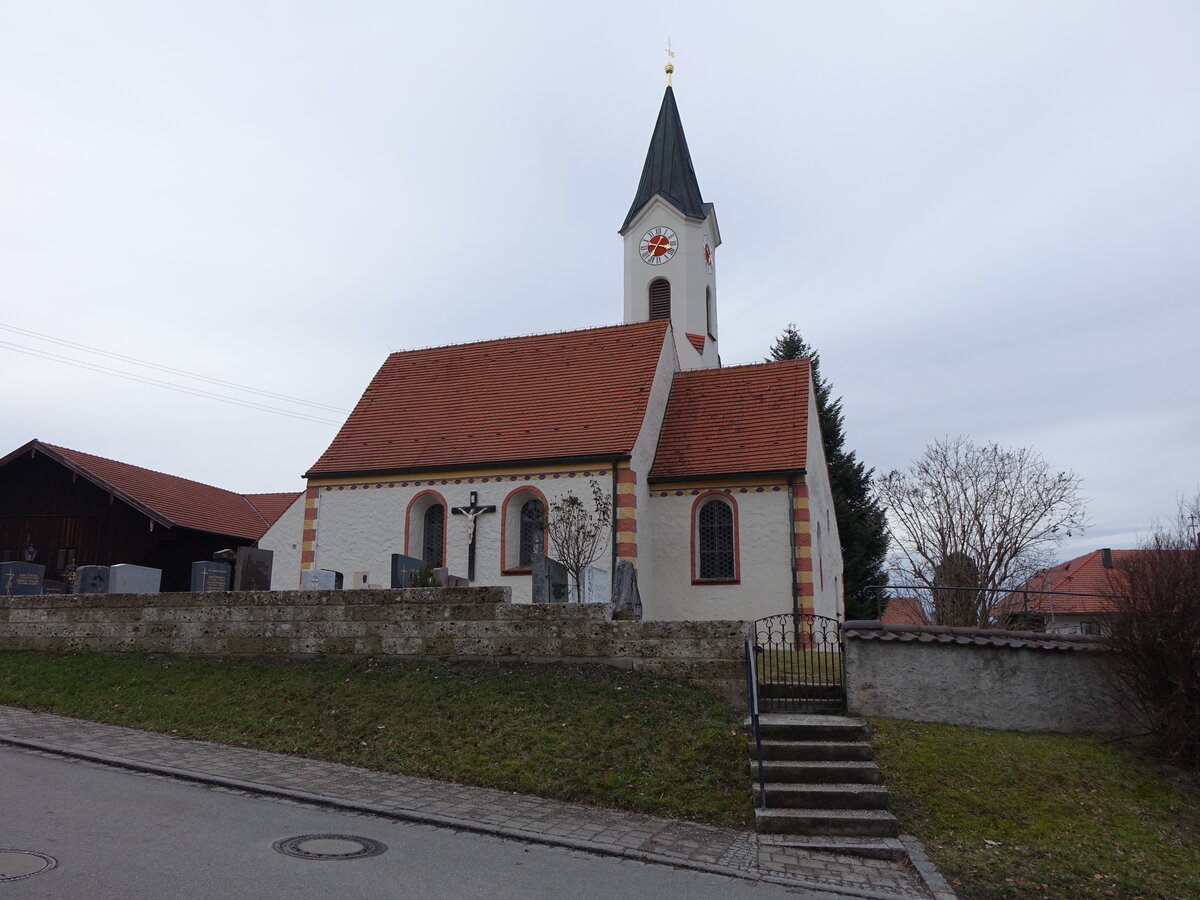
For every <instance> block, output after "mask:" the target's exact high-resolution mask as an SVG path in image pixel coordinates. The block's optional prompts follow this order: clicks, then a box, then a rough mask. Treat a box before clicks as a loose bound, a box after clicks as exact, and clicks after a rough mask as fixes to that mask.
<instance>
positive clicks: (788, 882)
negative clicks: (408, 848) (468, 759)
mask: <svg viewBox="0 0 1200 900" xmlns="http://www.w3.org/2000/svg"><path fill="white" fill-rule="evenodd" d="M0 744H5V745H8V746H12V747H19V748H22V749H26V750H35V751H38V752H42V753H51V754H54V755H55V756H64V757H68V758H71V759H79V760H84V761H86V762H93V763H99V764H101V765H106V766H112V767H114V768H118V769H126V770H129V771H133V772H143V773H146V774H151V775H162V776H165V777H168V778H175V779H178V780H180V781H190V782H192V783H195V784H204V785H209V786H211V787H221V788H229V789H232V790H238V791H245V792H246V793H251V794H259V795H262V796H266V797H277V798H280V799H283V800H293V801H296V802H300V803H307V804H310V805H313V806H320V807H325V808H327V809H336V810H341V811H343V812H354V813H367V814H369V815H373V816H380V817H381V818H385V819H394V820H396V821H400V822H413V823H415V824H419V825H431V826H434V827H437V828H450V829H453V830H455V831H465V832H471V833H474V834H486V835H490V836H492V837H500V838H505V839H507V840H514V841H520V842H522V843H526V844H542V845H545V846H550V847H561V848H563V849H567V850H578V851H582V852H585V853H592V854H595V855H597V856H613V857H618V858H621V859H630V860H635V861H637V862H644V863H653V864H655V865H666V866H673V867H674V868H677V869H689V870H691V871H695V872H706V873H708V874H711V875H726V876H729V877H732V878H740V879H742V880H743V881H761V882H765V883H768V884H778V885H784V886H787V887H798V888H804V889H805V890H809V891H813V892H815V893H824V894H827V895H831V896H841V897H855V898H863V900H912V897H909V896H905V895H902V894H892V893H887V892H881V891H871V890H862V889H854V888H849V887H841V886H835V885H829V884H824V883H821V882H815V881H807V880H805V879H800V878H787V877H783V876H778V875H771V874H768V873H765V872H762V871H754V870H746V869H738V868H734V867H732V866H721V865H716V864H713V863H706V862H699V861H696V860H690V859H687V858H686V857H679V856H667V855H664V854H660V853H653V852H650V851H645V850H636V849H633V848H630V847H619V846H616V845H613V844H603V843H599V842H596V841H584V840H578V839H574V838H566V837H556V836H555V835H547V834H541V833H538V832H526V831H521V830H520V829H516V828H506V827H504V826H500V825H488V824H486V823H484V822H474V821H471V820H469V819H458V818H455V817H453V816H443V815H438V814H437V813H424V812H419V811H416V810H404V809H394V808H391V807H386V806H380V805H377V804H373V803H364V802H357V801H349V800H339V799H337V798H336V797H328V796H325V795H322V794H312V793H309V792H307V791H297V790H293V789H290V788H280V787H274V786H273V785H269V784H261V783H259V782H254V781H243V780H241V779H238V778H228V777H225V776H221V775H208V774H205V773H202V772H192V771H189V770H186V769H177V768H175V767H173V766H164V765H159V764H157V763H146V762H140V761H138V760H132V759H126V758H124V757H120V756H109V755H108V754H105V753H96V752H93V751H90V750H77V749H74V748H71V747H60V746H58V745H56V744H51V743H47V742H45V741H37V740H32V739H29V738H16V737H11V736H9V735H0ZM913 841H914V842H915V838H914V839H913ZM916 846H917V848H918V849H919V848H920V844H919V843H917V844H916ZM906 847H907V845H906ZM921 856H922V857H923V858H924V859H925V863H926V865H927V866H929V867H930V868H931V864H929V863H928V858H926V857H925V855H924V851H923V850H922V851H921ZM914 868H916V870H917V872H918V874H919V875H920V876H921V880H922V882H923V883H924V884H925V885H926V887H927V888H928V889H929V890H930V892H931V893H933V895H934V897H935V900H956V898H954V894H953V893H950V894H945V893H939V892H938V891H937V890H936V889H935V888H934V887H933V885H931V884H930V883H929V881H928V879H927V877H926V874H925V872H924V871H923V870H922V869H920V868H917V867H916V865H915V863H914ZM933 874H934V875H936V876H937V877H938V878H939V879H940V878H941V876H940V875H937V871H936V870H933ZM942 884H945V880H944V879H942ZM946 890H949V888H948V886H947V888H946Z"/></svg>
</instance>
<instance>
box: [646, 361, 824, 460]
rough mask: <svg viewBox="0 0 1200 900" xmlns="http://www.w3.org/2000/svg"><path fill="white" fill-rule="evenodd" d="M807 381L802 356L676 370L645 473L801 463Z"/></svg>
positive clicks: (805, 457)
mask: <svg viewBox="0 0 1200 900" xmlns="http://www.w3.org/2000/svg"><path fill="white" fill-rule="evenodd" d="M808 386H809V369H808V360H807V359H792V360H785V361H783V362H771V363H758V364H756V365H748V366H731V367H729V368H727V369H698V370H695V371H691V372H680V373H679V374H677V375H676V376H675V381H674V383H673V384H672V386H671V399H670V401H669V402H668V404H667V414H666V418H665V419H664V421H663V429H662V434H661V435H660V437H659V439H658V453H657V455H656V457H655V459H654V467H653V469H652V470H651V472H650V477H651V478H685V477H689V476H697V475H717V474H720V475H731V474H738V473H750V472H785V471H795V470H801V469H804V468H805V466H807V465H808Z"/></svg>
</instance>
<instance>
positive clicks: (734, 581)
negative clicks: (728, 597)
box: [692, 578, 742, 584]
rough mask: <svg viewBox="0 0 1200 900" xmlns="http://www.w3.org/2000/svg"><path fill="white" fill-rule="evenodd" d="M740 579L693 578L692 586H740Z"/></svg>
mask: <svg viewBox="0 0 1200 900" xmlns="http://www.w3.org/2000/svg"><path fill="white" fill-rule="evenodd" d="M741 583H742V579H740V578H693V579H692V584H741Z"/></svg>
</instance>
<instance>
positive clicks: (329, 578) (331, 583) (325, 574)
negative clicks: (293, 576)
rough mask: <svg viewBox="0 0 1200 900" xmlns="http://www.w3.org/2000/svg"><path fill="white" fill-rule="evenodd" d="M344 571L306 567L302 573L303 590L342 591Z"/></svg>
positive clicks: (301, 586) (301, 583) (301, 587)
mask: <svg viewBox="0 0 1200 900" xmlns="http://www.w3.org/2000/svg"><path fill="white" fill-rule="evenodd" d="M341 589H342V573H341V572H337V571H334V570H333V569H305V570H304V571H303V572H301V573H300V590H302V591H340V590H341Z"/></svg>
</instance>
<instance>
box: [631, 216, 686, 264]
mask: <svg viewBox="0 0 1200 900" xmlns="http://www.w3.org/2000/svg"><path fill="white" fill-rule="evenodd" d="M678 247H679V238H678V237H676V236H675V232H673V231H672V230H671V229H670V228H667V227H665V226H662V225H659V226H656V227H654V228H651V229H650V230H649V231H647V232H646V233H645V234H643V235H642V243H641V246H640V247H639V248H638V252H639V253H641V255H642V262H644V263H648V264H650V265H652V266H661V265H662V264H663V263H665V262H667V261H669V260H670V259H671V257H672V256H674V255H675V251H676V250H677V249H678Z"/></svg>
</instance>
